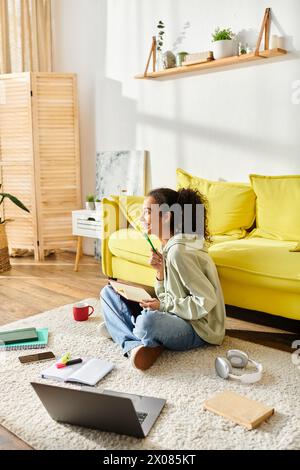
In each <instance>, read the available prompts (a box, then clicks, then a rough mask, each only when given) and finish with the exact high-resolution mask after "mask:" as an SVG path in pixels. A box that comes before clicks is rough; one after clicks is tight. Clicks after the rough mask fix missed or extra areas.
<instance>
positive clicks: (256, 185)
mask: <svg viewBox="0 0 300 470" xmlns="http://www.w3.org/2000/svg"><path fill="white" fill-rule="evenodd" d="M250 180H251V184H252V187H253V190H254V192H255V194H256V196H257V202H256V227H257V228H256V229H254V231H253V232H252V233H251V236H254V237H264V238H269V239H276V240H293V241H299V240H300V175H290V176H260V175H250ZM299 261H300V260H299Z"/></svg>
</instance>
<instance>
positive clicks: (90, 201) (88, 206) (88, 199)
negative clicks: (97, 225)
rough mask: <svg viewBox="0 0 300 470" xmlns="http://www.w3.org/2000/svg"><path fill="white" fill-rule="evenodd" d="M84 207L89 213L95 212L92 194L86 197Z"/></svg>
mask: <svg viewBox="0 0 300 470" xmlns="http://www.w3.org/2000/svg"><path fill="white" fill-rule="evenodd" d="M85 207H86V209H87V210H89V211H94V210H95V196H94V195H93V194H88V195H87V197H86V203H85Z"/></svg>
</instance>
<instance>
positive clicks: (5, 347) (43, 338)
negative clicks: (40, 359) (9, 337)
mask: <svg viewBox="0 0 300 470" xmlns="http://www.w3.org/2000/svg"><path fill="white" fill-rule="evenodd" d="M36 333H37V339H35V340H33V341H32V340H30V341H28V338H27V340H26V341H22V342H16V343H9V344H5V343H2V342H1V341H0V352H1V351H18V350H21V349H42V348H45V347H46V346H47V344H48V328H41V329H37V330H36Z"/></svg>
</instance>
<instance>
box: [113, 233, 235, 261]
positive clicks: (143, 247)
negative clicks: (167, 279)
mask: <svg viewBox="0 0 300 470" xmlns="http://www.w3.org/2000/svg"><path fill="white" fill-rule="evenodd" d="M237 239H239V235H238V234H233V235H216V236H214V237H212V242H213V243H222V242H224V241H228V240H237ZM151 240H152V242H153V244H154V246H155V248H158V249H159V250H160V245H161V243H160V241H159V239H158V238H157V237H155V236H153V235H151ZM108 246H109V250H110V252H111V253H112V255H113V256H116V257H117V258H121V259H124V260H126V261H131V262H133V263H137V264H141V265H143V266H147V267H149V258H150V255H151V251H150V246H149V244H148V243H147V241H146V240H145V239H144V238H143V236H142V235H141V234H140V233H139V232H137V231H136V230H134V229H132V228H128V229H121V230H117V231H116V232H114V233H113V234H112V235H111V236H110V238H109V242H108Z"/></svg>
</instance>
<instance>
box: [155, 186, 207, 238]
mask: <svg viewBox="0 0 300 470" xmlns="http://www.w3.org/2000/svg"><path fill="white" fill-rule="evenodd" d="M148 197H153V198H154V199H155V201H156V202H157V204H158V205H159V206H162V205H167V206H168V207H170V208H172V206H174V205H175V204H179V205H180V206H181V207H182V220H181V221H180V223H179V224H177V226H175V220H174V213H173V212H172V211H171V222H170V223H171V227H170V229H171V232H172V234H173V235H175V234H177V233H195V232H196V230H197V210H198V206H199V205H202V206H203V208H204V220H203V223H202V234H203V236H204V239H205V241H206V242H207V243H211V238H210V233H209V229H208V201H207V199H206V197H205V196H204V195H203V194H201V193H200V191H198V190H196V189H192V188H183V189H179V191H174V189H170V188H158V189H153V190H152V191H150V192H149V193H148ZM187 204H189V205H190V206H191V208H192V213H191V220H189V221H188V222H190V223H188V224H185V223H184V222H185V221H184V216H185V212H184V207H185V205H187Z"/></svg>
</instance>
